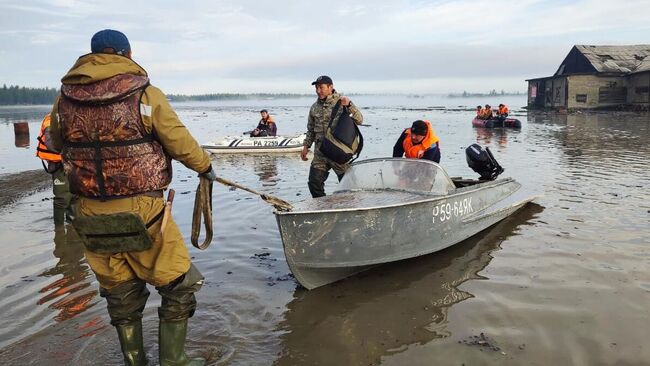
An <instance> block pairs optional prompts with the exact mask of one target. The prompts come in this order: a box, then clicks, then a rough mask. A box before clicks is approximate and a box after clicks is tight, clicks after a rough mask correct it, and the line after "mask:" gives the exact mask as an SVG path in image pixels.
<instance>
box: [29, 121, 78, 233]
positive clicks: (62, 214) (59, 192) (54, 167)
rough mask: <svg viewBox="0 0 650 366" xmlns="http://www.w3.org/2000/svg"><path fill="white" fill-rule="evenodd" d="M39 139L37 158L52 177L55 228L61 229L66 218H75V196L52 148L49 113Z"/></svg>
mask: <svg viewBox="0 0 650 366" xmlns="http://www.w3.org/2000/svg"><path fill="white" fill-rule="evenodd" d="M37 139H38V145H37V147H36V156H37V157H38V158H40V159H41V163H42V164H43V168H44V169H45V171H46V172H47V173H48V174H50V175H51V176H52V191H53V193H54V200H53V212H54V226H55V227H61V226H63V225H64V222H65V219H66V218H67V219H68V220H72V218H73V217H74V210H73V209H72V198H73V195H72V193H70V185H69V183H68V177H67V176H66V175H65V172H64V171H63V163H61V155H60V154H59V153H58V152H56V151H55V150H54V148H53V147H52V139H51V138H50V114H49V113H48V114H47V115H46V116H45V118H43V122H42V123H41V131H40V132H39V134H38V137H37ZM46 163H47V164H46Z"/></svg>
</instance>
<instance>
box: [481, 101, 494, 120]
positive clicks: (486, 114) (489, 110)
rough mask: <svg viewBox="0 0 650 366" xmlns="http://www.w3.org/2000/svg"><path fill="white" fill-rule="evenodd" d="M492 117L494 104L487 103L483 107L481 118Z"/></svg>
mask: <svg viewBox="0 0 650 366" xmlns="http://www.w3.org/2000/svg"><path fill="white" fill-rule="evenodd" d="M490 118H492V106H491V105H489V104H486V105H485V107H484V108H483V113H482V114H481V119H490Z"/></svg>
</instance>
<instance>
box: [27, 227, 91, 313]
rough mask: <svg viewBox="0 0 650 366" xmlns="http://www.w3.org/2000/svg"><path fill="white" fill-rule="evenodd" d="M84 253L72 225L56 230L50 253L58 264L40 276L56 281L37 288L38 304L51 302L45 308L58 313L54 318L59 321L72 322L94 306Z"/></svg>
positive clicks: (88, 270)
mask: <svg viewBox="0 0 650 366" xmlns="http://www.w3.org/2000/svg"><path fill="white" fill-rule="evenodd" d="M83 253H84V248H83V244H82V242H81V239H80V238H79V235H78V234H77V233H76V232H75V230H74V228H72V226H67V227H57V228H55V230H54V252H53V254H54V256H55V257H56V258H58V259H59V261H58V262H57V263H56V265H55V266H54V267H52V268H49V269H47V270H45V271H44V272H43V273H41V274H39V276H41V277H56V279H55V281H54V282H51V283H50V284H48V285H46V286H44V287H43V288H41V289H40V291H39V292H40V293H41V294H42V296H41V297H40V298H39V299H38V301H37V304H38V305H43V304H47V303H50V304H49V305H48V307H49V308H51V309H54V310H57V311H58V312H59V313H58V314H57V315H56V316H55V317H54V319H55V320H56V321H58V322H61V321H64V320H68V319H71V318H73V317H74V316H76V315H78V314H80V313H82V312H84V311H86V310H87V309H88V308H90V307H91V306H93V305H94V304H96V303H97V301H94V302H93V299H94V298H95V297H96V296H97V294H98V293H97V290H95V289H94V288H92V289H91V288H90V285H91V279H90V278H89V277H90V269H89V267H88V265H87V264H86V263H85V261H84V254H83Z"/></svg>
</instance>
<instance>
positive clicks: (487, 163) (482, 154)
mask: <svg viewBox="0 0 650 366" xmlns="http://www.w3.org/2000/svg"><path fill="white" fill-rule="evenodd" d="M465 156H466V157H467V165H469V167H470V168H472V170H473V171H475V172H477V173H478V174H479V175H480V176H481V178H480V179H481V180H495V179H496V178H497V177H498V176H499V174H501V173H503V168H502V167H501V165H499V163H497V161H496V159H495V158H494V155H492V152H491V151H490V148H488V147H486V148H485V149H483V147H481V146H480V145H479V144H472V145H470V146H469V147H468V148H467V149H465Z"/></svg>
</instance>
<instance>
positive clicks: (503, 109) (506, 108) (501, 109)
mask: <svg viewBox="0 0 650 366" xmlns="http://www.w3.org/2000/svg"><path fill="white" fill-rule="evenodd" d="M506 113H508V107H506V106H505V105H504V106H503V107H499V114H506Z"/></svg>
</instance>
